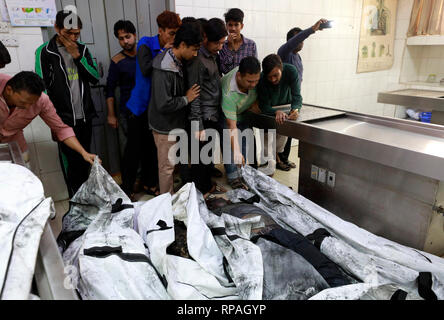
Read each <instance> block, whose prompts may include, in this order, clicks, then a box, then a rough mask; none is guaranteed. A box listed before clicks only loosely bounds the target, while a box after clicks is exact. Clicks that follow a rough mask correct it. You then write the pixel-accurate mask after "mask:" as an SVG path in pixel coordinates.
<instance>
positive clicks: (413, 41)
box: [407, 36, 444, 46]
mask: <svg viewBox="0 0 444 320" xmlns="http://www.w3.org/2000/svg"><path fill="white" fill-rule="evenodd" d="M407 45H408V46H444V36H415V37H409V38H407Z"/></svg>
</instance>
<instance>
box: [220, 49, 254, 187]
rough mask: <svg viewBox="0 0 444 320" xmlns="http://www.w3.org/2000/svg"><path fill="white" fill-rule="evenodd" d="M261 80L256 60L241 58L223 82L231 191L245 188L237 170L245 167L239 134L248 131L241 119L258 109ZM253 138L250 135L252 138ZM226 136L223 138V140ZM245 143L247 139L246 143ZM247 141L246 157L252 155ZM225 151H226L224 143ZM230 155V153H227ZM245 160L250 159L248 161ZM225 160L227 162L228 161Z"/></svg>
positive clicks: (242, 145) (228, 177)
mask: <svg viewBox="0 0 444 320" xmlns="http://www.w3.org/2000/svg"><path fill="white" fill-rule="evenodd" d="M260 77H261V65H260V62H259V60H257V58H255V57H247V58H244V59H243V60H242V61H241V63H240V65H239V67H237V68H235V69H233V70H232V71H231V72H229V73H228V74H227V75H226V76H225V77H223V78H222V110H223V112H224V115H225V118H226V121H225V124H224V125H225V129H229V130H230V142H231V151H232V152H231V161H229V159H226V154H227V152H225V151H224V162H225V170H226V172H227V179H228V183H229V184H230V186H231V187H232V188H233V189H239V188H243V189H246V188H247V187H246V186H245V185H244V184H243V183H242V181H241V177H240V175H239V171H238V167H239V166H243V165H245V164H246V160H245V159H246V158H247V145H246V143H242V141H240V139H241V138H242V136H240V135H239V132H238V129H239V130H246V129H248V128H249V126H248V124H247V123H246V122H245V121H244V119H243V113H245V112H246V111H248V110H249V109H251V108H254V107H257V92H256V86H257V84H258V83H259V80H260ZM252 137H253V135H252ZM225 138H226V136H225V135H224V139H225ZM247 140H248V139H247ZM252 140H253V141H252V142H251V141H250V145H252V146H253V148H250V150H248V151H249V155H251V152H252V153H253V154H254V145H253V144H254V139H252ZM251 149H253V150H251ZM224 150H226V147H225V143H224ZM228 154H229V153H228ZM247 159H251V157H248V158H247ZM227 160H228V161H227Z"/></svg>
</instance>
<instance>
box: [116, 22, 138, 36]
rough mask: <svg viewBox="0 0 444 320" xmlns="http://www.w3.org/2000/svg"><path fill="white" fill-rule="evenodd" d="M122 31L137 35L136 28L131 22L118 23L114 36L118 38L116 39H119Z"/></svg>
mask: <svg viewBox="0 0 444 320" xmlns="http://www.w3.org/2000/svg"><path fill="white" fill-rule="evenodd" d="M120 30H123V31H125V32H126V33H131V34H136V33H137V31H136V27H135V26H134V24H133V23H132V22H131V21H129V20H119V21H117V22H116V24H115V25H114V35H115V36H116V38H118V37H119V31H120Z"/></svg>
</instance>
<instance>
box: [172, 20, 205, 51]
mask: <svg viewBox="0 0 444 320" xmlns="http://www.w3.org/2000/svg"><path fill="white" fill-rule="evenodd" d="M182 42H185V44H186V45H187V46H188V47H189V46H200V45H201V44H202V28H201V26H200V24H199V22H189V23H185V24H183V25H182V26H181V27H180V28H179V30H177V33H176V37H175V38H174V48H179V46H180V44H181V43H182Z"/></svg>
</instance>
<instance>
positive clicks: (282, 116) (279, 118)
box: [276, 111, 288, 125]
mask: <svg viewBox="0 0 444 320" xmlns="http://www.w3.org/2000/svg"><path fill="white" fill-rule="evenodd" d="M287 120H288V114H286V113H285V112H282V111H278V112H276V123H277V124H280V125H281V124H284V123H285V121H287Z"/></svg>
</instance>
